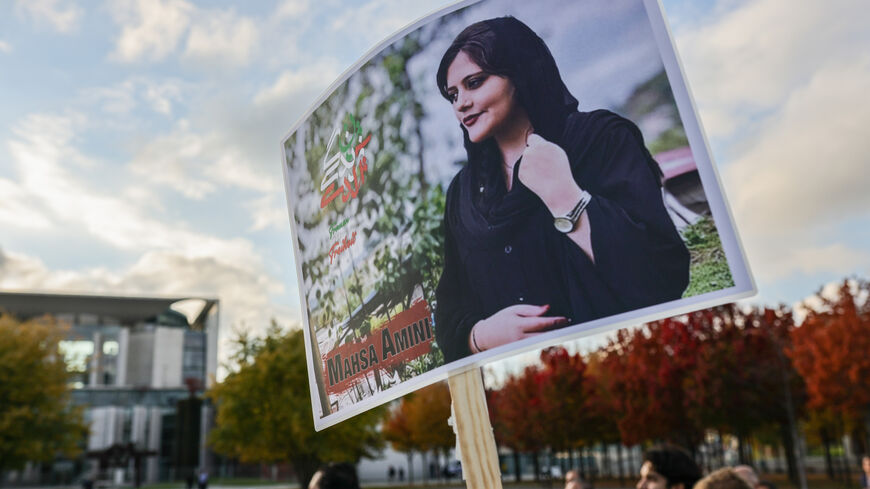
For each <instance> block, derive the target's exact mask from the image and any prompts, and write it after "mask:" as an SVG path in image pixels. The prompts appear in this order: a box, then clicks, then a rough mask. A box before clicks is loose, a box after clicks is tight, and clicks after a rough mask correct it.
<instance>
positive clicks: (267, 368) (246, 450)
mask: <svg viewBox="0 0 870 489" xmlns="http://www.w3.org/2000/svg"><path fill="white" fill-rule="evenodd" d="M240 340H242V341H241V342H237V352H243V353H241V354H239V355H237V357H236V358H237V359H238V358H249V360H247V361H246V362H244V363H242V364H241V365H239V366H238V367H237V368H236V369H234V371H233V372H232V373H230V374H229V375H228V376H227V378H226V379H224V381H223V382H221V383H219V384H217V385H215V386H214V387H213V388H212V389H210V390H209V391H208V396H209V397H210V398H211V399H212V401H213V402H214V403H215V405H216V407H217V418H216V426H215V428H214V430H212V432H211V435H210V440H209V441H210V443H211V446H212V448H214V450H215V451H216V452H217V453H220V454H223V455H226V456H229V457H235V458H238V459H239V460H240V461H242V462H285V461H286V462H289V463H290V464H291V465H292V467H293V469H294V471H295V473H296V477H297V478H298V480H299V483H300V485H301V486H302V487H307V486H308V482H309V480H310V479H311V477H312V475H313V474H314V472H315V471H316V470H317V468H318V467H319V466H320V465H321V464H322V463H323V462H324V461H327V460H328V461H346V462H351V463H356V462H358V461H359V460H360V459H361V458H363V457H367V458H368V457H374V456H376V455H377V454H378V452H379V451H380V449H381V448H382V447H383V440H382V437H381V435H380V432H379V431H378V425H379V424H380V421H381V419H382V417H383V410H382V409H377V408H376V409H373V410H369V411H366V412H364V413H362V414H358V415H356V416H354V417H353V418H350V419H348V420H346V421H343V422H341V423H339V424H337V425H334V426H331V427H329V428H326V429H324V430H322V431H319V432H316V431H314V422H313V416H312V411H311V397H310V394H309V387H308V370H307V369H306V366H305V345H304V341H303V336H302V331H298V330H297V331H291V332H289V333H283V332H281V331H280V329H279V328H277V326H275V325H274V324H273V327H272V328H270V330H269V332H268V334H267V336H266V337H265V338H263V339H262V340H260V341H252V340H251V338H249V337H245V338H241V339H240ZM242 343H243V344H242Z"/></svg>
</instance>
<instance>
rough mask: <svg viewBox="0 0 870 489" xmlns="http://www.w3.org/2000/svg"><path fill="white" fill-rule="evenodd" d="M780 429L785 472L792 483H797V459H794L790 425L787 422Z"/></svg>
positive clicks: (793, 442)
mask: <svg viewBox="0 0 870 489" xmlns="http://www.w3.org/2000/svg"><path fill="white" fill-rule="evenodd" d="M781 430H782V447H783V448H784V450H783V451H784V452H785V464H786V472H787V473H788V480H789V481H791V483H792V484H797V480H798V472H797V460H795V441H794V439H793V438H792V434H791V427H790V426H789V425H788V424H784V425H782V426H781Z"/></svg>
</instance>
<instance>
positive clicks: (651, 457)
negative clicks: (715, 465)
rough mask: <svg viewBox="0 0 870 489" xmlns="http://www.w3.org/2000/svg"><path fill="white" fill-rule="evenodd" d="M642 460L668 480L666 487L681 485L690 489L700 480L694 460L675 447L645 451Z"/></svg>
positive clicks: (699, 470) (657, 446) (668, 446)
mask: <svg viewBox="0 0 870 489" xmlns="http://www.w3.org/2000/svg"><path fill="white" fill-rule="evenodd" d="M643 459H644V460H645V461H648V462H649V463H651V464H652V466H653V469H654V470H655V471H656V472H658V473H659V474H661V475H662V477H664V478H665V479H667V480H668V487H672V486H674V485H676V484H680V483H682V484H683V487H684V488H685V489H692V486H694V485H695V483H696V482H698V480H699V479H700V478H701V469H700V467H698V464H697V463H695V459H693V458H692V456H691V455H690V454H689V452H687V451H685V450H683V449H682V448H680V447H678V446H676V445H656V446H654V447H652V448H650V449H649V450H647V452H646V453H645V454H644V455H643Z"/></svg>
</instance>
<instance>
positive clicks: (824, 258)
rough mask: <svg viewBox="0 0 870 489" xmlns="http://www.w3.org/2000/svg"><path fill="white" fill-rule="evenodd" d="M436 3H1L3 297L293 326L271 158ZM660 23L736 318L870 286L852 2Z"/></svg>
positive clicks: (862, 44)
mask: <svg viewBox="0 0 870 489" xmlns="http://www.w3.org/2000/svg"><path fill="white" fill-rule="evenodd" d="M450 3H452V2H443V1H438V2H434V1H433V2H423V1H420V2H409V1H407V0H376V1H365V2H362V1H341V0H319V1H312V0H275V1H260V2H228V1H209V2H197V1H188V0H107V1H104V2H99V1H92V2H73V1H67V0H20V1H11V0H10V1H5V2H2V3H0V290H4V291H48V292H66V293H93V294H122V295H127V294H130V295H185V296H190V295H203V296H209V297H218V298H219V299H220V300H221V327H222V336H223V338H224V339H225V338H227V337H228V336H229V335H230V334H231V331H232V329H233V328H249V329H253V330H254V331H255V332H256V331H263V330H265V327H266V325H268V322H269V320H270V319H271V318H275V319H276V320H277V321H278V322H279V323H280V324H284V325H288V326H290V325H298V324H299V322H300V321H301V312H300V305H299V294H298V286H297V279H296V274H295V265H294V262H293V252H292V248H291V235H290V226H289V222H288V212H287V205H286V201H285V197H284V189H283V183H282V175H281V167H280V165H281V152H280V141H281V140H282V138H283V137H284V136H285V135H286V133H287V131H288V130H289V129H290V128H291V127H292V126H293V125H294V123H296V121H297V120H298V119H299V118H300V117H301V116H303V115H304V114H305V112H306V110H307V109H308V107H309V106H310V104H312V103H313V102H314V101H315V100H316V99H317V98H318V97H319V95H320V94H321V93H322V92H323V90H325V89H326V88H327V87H328V86H329V85H330V84H331V83H332V82H333V81H334V80H335V79H336V78H338V77H339V76H340V75H341V74H342V73H343V72H344V71H345V70H346V69H347V68H348V67H350V66H351V65H353V64H354V63H355V62H356V61H357V60H358V59H359V58H360V57H361V56H363V55H364V54H365V53H366V52H367V51H368V50H369V49H371V48H372V47H374V46H376V45H377V44H378V43H379V42H380V41H381V40H383V39H385V38H387V37H389V36H390V35H391V34H393V33H394V32H395V31H397V30H399V29H400V28H402V27H404V26H405V25H407V24H408V23H410V22H412V21H414V20H416V19H417V18H419V17H421V16H423V15H425V14H427V13H429V12H431V11H433V10H436V9H438V8H440V7H442V6H445V5H448V4H450ZM663 6H664V9H665V13H666V18H667V21H668V23H669V25H670V28H671V30H672V32H673V35H674V39H675V42H676V47H677V50H678V54H679V56H680V58H681V60H682V63H683V69H684V71H685V73H686V76H687V79H688V82H689V87H690V90H691V92H692V93H693V95H694V98H695V102H696V104H697V108H698V111H699V115H700V119H701V122H702V124H703V126H704V128H705V130H706V134H707V137H708V140H709V143H710V147H711V150H712V154H713V158H714V161H715V162H716V165H717V169H718V172H719V174H720V176H721V178H722V182H723V186H724V189H725V195H726V198H727V199H728V201H729V203H730V206H731V210H732V212H733V215H734V218H735V221H736V224H737V228H738V231H739V234H740V236H741V239H742V242H743V245H744V247H745V250H746V253H747V256H748V258H749V263H750V267H751V270H752V272H753V274H754V276H755V279H756V282H757V286H758V289H759V293H758V295H757V296H756V297H755V298H753V299H750V300H749V301H748V302H750V303H755V304H766V305H775V304H778V303H784V304H795V303H797V302H799V301H801V300H803V299H804V298H805V297H807V296H809V295H811V294H812V293H814V292H815V291H816V290H818V289H819V288H820V287H821V286H823V285H824V284H827V283H830V282H832V281H838V280H842V279H843V278H845V277H848V276H862V277H868V276H870V212H868V210H870V191H868V188H870V171H868V170H867V169H866V168H865V166H868V165H870V137H868V135H870V130H868V128H870V102H868V98H867V92H868V89H870V29H867V25H870V8H868V6H867V3H866V1H864V0H830V1H826V2H794V1H791V0H708V1H690V0H663ZM225 354H226V350H225V349H224V350H223V352H222V353H221V356H222V357H223V356H224V355H225Z"/></svg>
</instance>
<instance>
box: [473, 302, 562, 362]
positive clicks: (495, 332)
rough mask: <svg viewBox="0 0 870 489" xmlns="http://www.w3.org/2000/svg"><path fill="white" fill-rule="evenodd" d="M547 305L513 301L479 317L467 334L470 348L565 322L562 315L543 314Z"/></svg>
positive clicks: (510, 339) (489, 345)
mask: <svg viewBox="0 0 870 489" xmlns="http://www.w3.org/2000/svg"><path fill="white" fill-rule="evenodd" d="M549 309H550V306H549V305H545V306H533V305H530V304H516V305H513V306H508V307H505V308H504V309H502V310H501V311H498V312H497V313H495V314H493V315H492V316H490V317H488V318H486V319H482V320H480V321H478V322H477V324H475V325H474V327H473V328H471V334H470V335H469V338H468V344H469V346H470V347H471V351H472V352H474V353H477V352H480V351H483V350H489V349H491V348H495V347H497V346H501V345H504V344H507V343H511V342H514V341H517V340H521V339H524V338H528V337H530V336H534V335H536V334H539V333H541V332H543V331H546V330H548V329H550V328H554V327H558V326H564V325H566V324H568V319H567V318H565V317H562V316H556V317H544V316H543V314H545V313H546V312H547V311H548V310H549Z"/></svg>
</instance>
